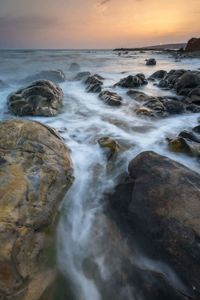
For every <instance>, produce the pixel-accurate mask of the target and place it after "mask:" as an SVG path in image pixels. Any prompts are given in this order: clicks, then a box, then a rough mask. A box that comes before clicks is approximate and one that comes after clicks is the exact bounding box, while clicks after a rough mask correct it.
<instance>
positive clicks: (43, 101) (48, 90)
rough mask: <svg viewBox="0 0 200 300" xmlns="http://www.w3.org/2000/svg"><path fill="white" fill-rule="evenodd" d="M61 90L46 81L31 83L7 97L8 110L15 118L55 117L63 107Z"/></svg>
mask: <svg viewBox="0 0 200 300" xmlns="http://www.w3.org/2000/svg"><path fill="white" fill-rule="evenodd" d="M63 99H64V95H63V91H62V89H61V88H60V87H59V86H58V85H56V84H54V83H53V82H51V81H48V80H39V81H35V82H33V83H32V84H31V85H28V86H27V87H25V88H22V89H19V90H17V91H16V92H14V93H12V94H11V95H9V96H8V99H7V104H8V108H9V110H10V111H11V112H12V113H13V114H15V115H17V116H27V115H29V116H46V117H51V116H55V115H57V114H58V113H59V112H60V110H61V108H62V106H63Z"/></svg>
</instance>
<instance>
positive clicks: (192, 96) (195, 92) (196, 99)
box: [185, 85, 200, 105]
mask: <svg viewBox="0 0 200 300" xmlns="http://www.w3.org/2000/svg"><path fill="white" fill-rule="evenodd" d="M185 102H186V103H193V104H196V105H200V85H199V86H198V87H196V88H194V89H192V90H191V91H190V92H189V93H188V95H187V98H186V99H185Z"/></svg>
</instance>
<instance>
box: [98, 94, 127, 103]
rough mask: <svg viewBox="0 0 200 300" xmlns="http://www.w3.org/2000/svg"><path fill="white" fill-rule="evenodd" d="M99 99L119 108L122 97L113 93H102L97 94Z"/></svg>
mask: <svg viewBox="0 0 200 300" xmlns="http://www.w3.org/2000/svg"><path fill="white" fill-rule="evenodd" d="M99 98H100V99H101V100H103V102H105V103H106V104H108V105H111V106H120V105H121V104H122V97H121V96H119V95H118V94H117V93H114V92H110V91H103V92H101V93H100V94H99Z"/></svg>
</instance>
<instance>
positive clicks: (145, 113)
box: [135, 106, 156, 117]
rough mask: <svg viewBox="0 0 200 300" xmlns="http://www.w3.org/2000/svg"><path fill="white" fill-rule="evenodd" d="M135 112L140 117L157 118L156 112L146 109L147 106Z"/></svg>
mask: <svg viewBox="0 0 200 300" xmlns="http://www.w3.org/2000/svg"><path fill="white" fill-rule="evenodd" d="M135 112H136V114H137V115H140V116H146V117H156V114H155V112H154V111H153V110H152V109H150V108H148V107H145V106H141V107H139V108H137V109H135Z"/></svg>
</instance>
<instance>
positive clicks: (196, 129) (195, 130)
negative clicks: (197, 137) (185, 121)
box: [192, 125, 200, 134]
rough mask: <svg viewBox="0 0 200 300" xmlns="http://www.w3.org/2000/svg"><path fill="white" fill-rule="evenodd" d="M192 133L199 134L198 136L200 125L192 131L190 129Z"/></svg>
mask: <svg viewBox="0 0 200 300" xmlns="http://www.w3.org/2000/svg"><path fill="white" fill-rule="evenodd" d="M192 130H193V131H194V132H196V133H199V134H200V125H198V126H195V127H194V128H193V129H192Z"/></svg>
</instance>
